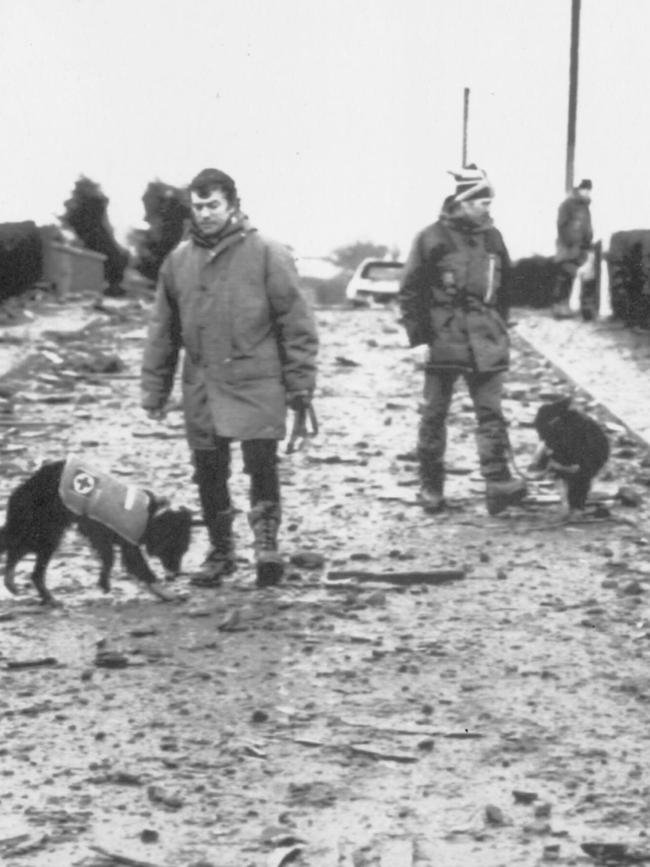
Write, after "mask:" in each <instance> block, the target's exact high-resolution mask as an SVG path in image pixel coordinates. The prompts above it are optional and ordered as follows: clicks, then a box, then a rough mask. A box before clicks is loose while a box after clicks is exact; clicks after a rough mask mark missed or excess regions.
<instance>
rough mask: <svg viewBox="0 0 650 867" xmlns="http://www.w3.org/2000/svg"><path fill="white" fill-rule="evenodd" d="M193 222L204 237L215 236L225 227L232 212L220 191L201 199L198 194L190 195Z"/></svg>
mask: <svg viewBox="0 0 650 867" xmlns="http://www.w3.org/2000/svg"><path fill="white" fill-rule="evenodd" d="M190 201H191V204H192V214H193V216H194V221H195V223H196V225H197V226H198V227H199V229H200V230H201V231H202V232H203V234H204V235H216V234H217V232H220V231H221V229H223V227H224V226H225V225H226V223H227V222H228V220H229V219H230V216H231V214H232V213H233V211H234V208H233V206H232V205H230V204H228V199H227V198H226V196H225V194H224V193H223V192H222V190H213V192H211V193H210V195H209V196H206V197H205V198H202V197H201V196H199V195H198V193H194V192H193V193H191V194H190Z"/></svg>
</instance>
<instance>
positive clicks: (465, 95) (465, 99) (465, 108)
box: [461, 87, 469, 168]
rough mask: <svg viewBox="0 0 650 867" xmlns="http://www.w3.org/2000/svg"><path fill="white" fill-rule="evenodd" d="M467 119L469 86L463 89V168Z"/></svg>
mask: <svg viewBox="0 0 650 867" xmlns="http://www.w3.org/2000/svg"><path fill="white" fill-rule="evenodd" d="M468 120H469V87H466V88H464V90H463V160H462V163H461V165H462V166H463V168H465V166H466V165H467V123H468Z"/></svg>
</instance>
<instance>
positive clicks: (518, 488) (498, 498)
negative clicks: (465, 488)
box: [485, 479, 527, 515]
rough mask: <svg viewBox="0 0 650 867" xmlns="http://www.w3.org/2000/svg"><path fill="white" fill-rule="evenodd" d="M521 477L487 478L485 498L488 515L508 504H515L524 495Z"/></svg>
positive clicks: (497, 511) (494, 513) (505, 507)
mask: <svg viewBox="0 0 650 867" xmlns="http://www.w3.org/2000/svg"><path fill="white" fill-rule="evenodd" d="M526 492H527V488H526V483H525V482H524V480H523V479H503V480H502V481H492V480H489V479H488V481H487V482H486V483H485V499H486V504H487V510H488V514H489V515H498V514H499V512H503V510H504V509H507V508H508V506H515V505H517V504H518V503H521V501H522V500H523V499H524V497H525V496H526Z"/></svg>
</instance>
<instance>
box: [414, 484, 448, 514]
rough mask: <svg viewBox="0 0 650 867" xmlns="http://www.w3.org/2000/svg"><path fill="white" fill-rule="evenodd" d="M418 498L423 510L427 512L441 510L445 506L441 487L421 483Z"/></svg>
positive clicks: (432, 512)
mask: <svg viewBox="0 0 650 867" xmlns="http://www.w3.org/2000/svg"><path fill="white" fill-rule="evenodd" d="M419 500H420V505H421V506H422V508H423V509H424V511H425V512H429V513H430V514H435V513H436V512H442V510H443V509H444V508H445V498H444V495H443V493H442V490H441V489H436V488H432V487H430V486H427V485H422V487H421V488H420V496H419Z"/></svg>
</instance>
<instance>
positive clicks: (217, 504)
mask: <svg viewBox="0 0 650 867" xmlns="http://www.w3.org/2000/svg"><path fill="white" fill-rule="evenodd" d="M231 442H232V440H230V439H226V438H225V437H217V438H216V441H215V445H216V447H215V448H213V449H197V450H196V451H194V455H193V457H194V466H195V469H196V473H195V480H196V482H197V484H198V487H199V498H200V500H201V507H202V509H203V517H204V518H205V522H206V524H208V526H209V525H210V523H211V522H212V521H213V520H214V516H215V515H216V514H217V513H218V512H226V511H228V510H229V509H230V508H231V505H232V503H231V500H230V491H229V490H228V479H229V478H230V444H231ZM241 448H242V454H243V457H244V472H245V473H247V474H248V475H249V476H250V503H251V505H253V506H254V505H255V504H256V503H260V502H262V501H265V502H271V503H279V502H280V480H279V477H278V441H277V440H267V439H264V440H244V441H243V442H242V444H241Z"/></svg>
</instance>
